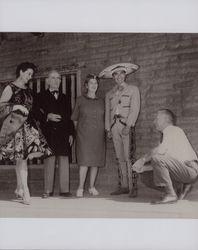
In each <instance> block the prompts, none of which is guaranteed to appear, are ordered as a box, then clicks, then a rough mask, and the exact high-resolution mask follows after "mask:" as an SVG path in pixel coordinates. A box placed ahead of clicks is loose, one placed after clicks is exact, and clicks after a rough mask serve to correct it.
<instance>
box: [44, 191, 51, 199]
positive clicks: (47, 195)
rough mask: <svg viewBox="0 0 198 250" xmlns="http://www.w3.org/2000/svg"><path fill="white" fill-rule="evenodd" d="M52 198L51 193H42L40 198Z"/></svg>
mask: <svg viewBox="0 0 198 250" xmlns="http://www.w3.org/2000/svg"><path fill="white" fill-rule="evenodd" d="M52 196H53V193H52V192H51V193H43V195H42V198H43V199H46V198H49V197H52Z"/></svg>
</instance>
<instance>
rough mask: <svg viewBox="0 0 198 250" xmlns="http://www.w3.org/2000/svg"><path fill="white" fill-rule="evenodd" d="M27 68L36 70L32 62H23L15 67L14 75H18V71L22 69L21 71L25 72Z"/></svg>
mask: <svg viewBox="0 0 198 250" xmlns="http://www.w3.org/2000/svg"><path fill="white" fill-rule="evenodd" d="M28 69H32V70H33V71H34V73H35V72H36V70H37V67H36V66H35V65H34V64H33V63H30V62H23V63H21V64H19V65H18V66H17V69H16V77H19V76H20V71H21V70H22V71H23V72H25V71H26V70H28Z"/></svg>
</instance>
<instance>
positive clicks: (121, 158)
mask: <svg viewBox="0 0 198 250" xmlns="http://www.w3.org/2000/svg"><path fill="white" fill-rule="evenodd" d="M123 128H124V125H123V124H121V123H120V122H119V120H117V121H116V123H115V124H114V126H113V127H112V129H111V131H112V137H113V144H114V148H115V152H116V157H117V159H118V164H119V172H120V178H121V180H120V181H121V187H127V188H128V187H129V180H130V179H131V178H132V177H131V176H130V175H131V171H130V166H131V164H130V159H129V155H130V154H129V150H130V133H129V134H128V135H123V134H122V129H123Z"/></svg>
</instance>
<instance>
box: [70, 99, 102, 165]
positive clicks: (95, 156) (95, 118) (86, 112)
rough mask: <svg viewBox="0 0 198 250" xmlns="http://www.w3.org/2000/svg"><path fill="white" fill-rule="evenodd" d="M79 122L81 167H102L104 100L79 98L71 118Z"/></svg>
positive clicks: (78, 147) (78, 137)
mask: <svg viewBox="0 0 198 250" xmlns="http://www.w3.org/2000/svg"><path fill="white" fill-rule="evenodd" d="M71 119H72V120H73V121H77V129H76V151H77V162H78V165H79V166H91V167H102V166H104V165H105V129H104V100H103V99H101V98H97V97H96V98H94V99H92V98H89V97H88V96H86V95H83V96H80V97H78V98H77V101H76V105H75V108H74V111H73V114H72V116H71Z"/></svg>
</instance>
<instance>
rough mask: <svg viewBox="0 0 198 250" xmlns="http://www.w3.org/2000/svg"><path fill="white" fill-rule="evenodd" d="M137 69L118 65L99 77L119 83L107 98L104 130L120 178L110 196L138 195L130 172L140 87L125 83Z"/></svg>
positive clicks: (129, 64)
mask: <svg viewBox="0 0 198 250" xmlns="http://www.w3.org/2000/svg"><path fill="white" fill-rule="evenodd" d="M138 69H139V66H138V65H136V64H132V63H119V64H115V65H111V66H109V67H107V68H106V69H104V70H103V71H102V72H101V73H100V74H99V77H100V78H113V79H114V81H115V83H116V86H114V87H113V88H112V89H111V90H110V91H109V92H108V93H107V94H106V98H105V103H106V104H105V129H106V131H107V136H108V137H109V138H111V137H112V139H113V144H114V148H115V152H116V157H117V160H118V166H119V167H118V169H119V175H120V185H119V186H118V188H117V189H116V190H115V191H114V192H112V193H111V195H120V194H126V193H129V192H130V196H132V197H134V196H136V195H137V185H136V184H135V183H133V182H134V181H135V182H136V174H135V173H132V171H131V160H132V159H131V154H130V151H131V146H132V145H133V144H134V141H133V138H131V136H132V133H133V137H134V127H135V124H136V121H137V118H138V114H139V111H140V93H139V89H138V87H137V86H134V85H132V84H128V83H126V81H125V80H126V76H127V75H128V74H130V73H133V72H135V71H136V70H138ZM131 143H132V145H131ZM133 148H134V145H133ZM133 157H134V156H132V158H133ZM132 177H133V182H132ZM134 184H135V187H134Z"/></svg>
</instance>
